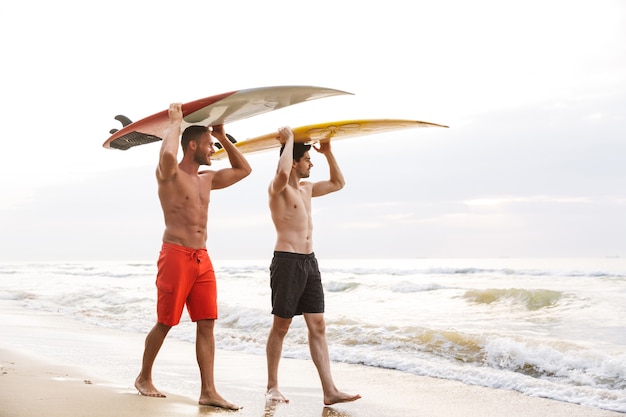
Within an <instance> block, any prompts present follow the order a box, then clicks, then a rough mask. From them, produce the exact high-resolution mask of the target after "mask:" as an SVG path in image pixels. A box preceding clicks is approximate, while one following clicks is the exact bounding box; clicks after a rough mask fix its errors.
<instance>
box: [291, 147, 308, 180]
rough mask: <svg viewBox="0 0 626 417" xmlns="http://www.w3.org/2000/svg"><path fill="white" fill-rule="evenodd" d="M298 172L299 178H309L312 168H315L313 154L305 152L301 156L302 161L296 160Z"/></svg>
mask: <svg viewBox="0 0 626 417" xmlns="http://www.w3.org/2000/svg"><path fill="white" fill-rule="evenodd" d="M294 163H295V169H296V173H297V174H298V177H299V178H309V176H310V175H311V168H313V163H312V162H311V156H310V155H309V153H308V152H305V153H304V155H302V158H300V161H298V162H294Z"/></svg>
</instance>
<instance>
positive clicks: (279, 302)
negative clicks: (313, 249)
mask: <svg viewBox="0 0 626 417" xmlns="http://www.w3.org/2000/svg"><path fill="white" fill-rule="evenodd" d="M270 287H271V288H272V314H274V315H276V316H278V317H282V318H286V319H289V318H292V317H293V316H297V315H300V314H302V313H323V312H324V288H323V287H322V275H321V274H320V270H319V267H318V265H317V259H316V258H315V254H314V253H310V254H308V255H303V254H300V253H291V252H279V251H276V252H274V258H272V264H271V265H270Z"/></svg>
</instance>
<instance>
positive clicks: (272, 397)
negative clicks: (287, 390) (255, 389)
mask: <svg viewBox="0 0 626 417" xmlns="http://www.w3.org/2000/svg"><path fill="white" fill-rule="evenodd" d="M265 398H266V399H267V400H268V401H275V402H277V403H288V402H289V400H288V399H287V398H285V397H284V396H283V394H281V393H280V391H278V388H270V389H268V390H267V392H266V393H265Z"/></svg>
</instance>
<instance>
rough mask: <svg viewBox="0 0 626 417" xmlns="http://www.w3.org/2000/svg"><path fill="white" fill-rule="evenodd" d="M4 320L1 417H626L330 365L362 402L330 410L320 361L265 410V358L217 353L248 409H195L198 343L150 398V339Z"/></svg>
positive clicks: (230, 387) (222, 383)
mask: <svg viewBox="0 0 626 417" xmlns="http://www.w3.org/2000/svg"><path fill="white" fill-rule="evenodd" d="M0 318H1V320H0V332H1V334H3V337H2V339H1V340H0V404H2V410H0V417H4V416H10V417H34V416H41V417H43V416H46V417H55V416H59V417H60V416H64V417H68V416H69V417H72V416H91V417H100V416H113V415H115V416H117V417H126V416H129V417H130V416H133V417H138V416H150V417H160V416H166V415H168V416H171V415H176V416H179V417H185V416H198V415H214V414H218V413H219V414H222V413H233V415H237V416H256V417H259V416H261V417H281V416H292V417H309V416H316V417H319V416H320V415H321V416H323V417H331V416H332V417H369V416H371V417H374V416H375V417H385V416H389V417H414V416H416V415H421V416H429V417H437V416H442V417H443V416H446V417H454V416H459V417H461V416H463V417H479V416H480V417H490V416H493V417H496V416H497V417H500V416H502V415H506V416H507V417H531V416H533V417H534V416H547V415H549V416H551V417H560V416H563V417H620V416H624V414H623V413H619V412H615V411H608V410H603V409H598V408H593V407H587V406H582V405H577V404H571V403H566V402H561V401H556V400H550V399H545V398H539V397H530V396H527V395H524V394H521V393H518V392H515V391H509V390H499V389H494V388H486V387H480V386H473V385H466V384H463V383H461V382H458V381H451V380H445V379H437V378H430V377H422V376H417V375H412V374H407V373H403V372H400V371H395V370H386V369H381V368H372V367H367V366H363V365H350V364H344V363H332V370H333V376H334V379H335V382H336V384H337V386H338V387H339V388H340V389H341V390H343V391H345V392H347V393H351V394H357V393H359V394H361V396H362V397H363V398H361V399H360V400H357V401H355V402H352V403H345V404H338V405H335V406H331V407H325V406H324V405H323V403H322V392H321V388H320V384H319V378H318V376H317V373H316V370H315V367H314V365H313V363H312V362H311V361H310V360H301V359H287V358H283V359H282V360H281V367H280V378H281V391H282V392H283V394H284V395H285V396H286V397H288V398H289V399H290V400H291V402H290V403H289V404H278V405H276V404H266V402H265V398H264V392H265V382H266V381H265V378H266V368H265V366H266V365H265V358H264V357H263V356H256V355H250V354H245V353H240V352H231V351H223V350H217V351H216V361H215V377H216V381H217V389H218V391H219V392H220V394H221V395H222V396H223V397H224V398H226V399H227V400H228V401H231V402H233V403H235V404H238V405H239V406H243V409H241V410H239V411H232V412H229V411H225V410H220V409H217V408H214V407H207V406H200V405H198V403H197V397H196V395H197V394H198V392H199V376H198V375H197V373H198V372H197V365H196V363H195V347H194V345H193V344H192V343H187V342H182V341H179V340H175V339H170V338H168V339H166V342H165V344H164V346H163V349H162V351H161V353H160V354H159V357H158V358H157V362H156V364H155V368H154V380H155V385H156V386H157V388H159V389H160V390H162V391H163V392H165V393H166V394H167V398H165V399H161V398H149V397H143V396H141V395H139V394H138V393H137V391H136V389H135V388H134V387H133V382H134V378H135V376H136V373H137V372H138V370H139V365H140V359H141V354H142V352H143V343H144V337H145V335H140V334H135V333H128V332H122V331H116V330H112V329H104V328H100V327H97V326H92V325H89V324H85V323H80V322H75V321H73V320H70V319H68V318H65V317H62V316H60V315H57V314H54V313H47V312H41V311H35V310H28V309H26V308H24V307H22V306H20V305H19V303H18V302H17V301H13V300H0ZM216 331H219V328H218V329H217V330H216Z"/></svg>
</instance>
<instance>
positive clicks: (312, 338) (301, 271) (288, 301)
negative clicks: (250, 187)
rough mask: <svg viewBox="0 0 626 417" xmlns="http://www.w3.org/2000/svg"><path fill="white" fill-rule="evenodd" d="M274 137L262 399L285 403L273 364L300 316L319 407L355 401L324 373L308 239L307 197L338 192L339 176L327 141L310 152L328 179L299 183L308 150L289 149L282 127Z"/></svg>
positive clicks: (317, 288) (316, 277)
mask: <svg viewBox="0 0 626 417" xmlns="http://www.w3.org/2000/svg"><path fill="white" fill-rule="evenodd" d="M278 133H279V138H280V141H281V143H282V144H283V147H282V148H281V156H280V159H279V161H278V168H277V170H276V175H275V177H274V179H273V180H272V182H271V184H270V186H269V189H268V193H269V205H270V211H271V214H272V220H273V221H274V226H275V228H276V234H277V236H276V245H275V246H274V257H273V259H272V263H271V266H270V286H271V289H272V314H273V315H274V322H273V324H272V328H271V330H270V334H269V336H268V339H267V346H266V353H267V371H268V375H267V393H266V398H267V399H269V400H271V401H277V402H289V400H287V399H286V398H285V397H284V396H283V395H282V394H281V392H280V391H279V390H278V363H279V362H280V357H281V353H282V348H283V340H284V338H285V336H286V335H287V331H288V330H289V326H290V324H291V321H292V319H293V317H294V316H296V315H303V316H304V321H305V322H306V326H307V328H308V330H309V333H308V335H309V348H310V351H311V357H312V359H313V362H314V363H315V366H316V368H317V372H318V374H319V377H320V380H321V383H322V390H323V392H324V404H325V405H331V404H336V403H343V402H348V401H355V400H358V399H359V398H361V396H360V395H358V394H356V395H352V394H346V393H344V392H341V391H339V390H338V389H337V387H336V386H335V383H334V382H333V378H332V375H331V372H330V358H329V355H328V345H327V343H326V324H325V321H324V291H323V288H322V280H321V275H320V271H319V268H318V265H317V259H316V258H315V254H314V253H313V240H312V232H313V219H312V217H311V198H312V197H320V196H323V195H326V194H329V193H332V192H335V191H339V190H341V189H342V188H343V186H344V178H343V174H342V173H341V170H340V169H339V166H338V165H337V161H336V160H335V157H334V156H333V153H332V151H331V148H330V142H325V143H321V144H320V145H319V147H313V149H315V150H316V151H317V152H319V153H321V154H322V155H324V156H325V157H326V161H327V162H328V166H329V169H330V178H329V179H328V180H326V181H318V182H310V181H303V179H304V178H308V177H309V174H310V172H311V168H312V167H313V164H312V163H311V157H310V156H309V152H308V151H309V148H310V145H304V144H302V143H297V144H294V138H293V132H292V131H291V129H290V128H288V127H283V128H280V129H279V131H278Z"/></svg>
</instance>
